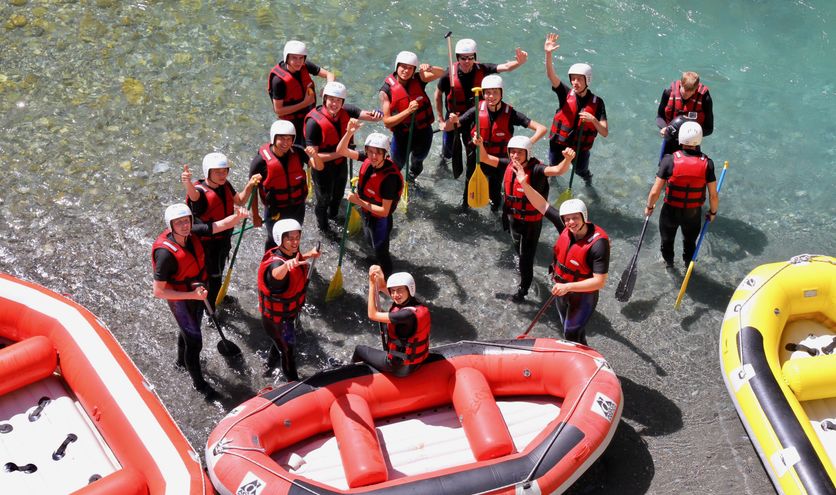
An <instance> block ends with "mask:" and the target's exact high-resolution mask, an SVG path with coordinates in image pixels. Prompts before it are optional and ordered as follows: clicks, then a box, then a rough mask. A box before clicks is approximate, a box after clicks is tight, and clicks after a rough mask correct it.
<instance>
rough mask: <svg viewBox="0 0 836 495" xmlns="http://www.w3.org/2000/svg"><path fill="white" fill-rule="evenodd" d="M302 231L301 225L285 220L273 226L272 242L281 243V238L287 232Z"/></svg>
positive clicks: (289, 219) (290, 219) (291, 220)
mask: <svg viewBox="0 0 836 495" xmlns="http://www.w3.org/2000/svg"><path fill="white" fill-rule="evenodd" d="M296 230H298V231H299V232H301V231H302V225H301V224H299V222H297V221H296V220H294V219H292V218H285V219H283V220H279V221H278V222H276V223H274V224H273V242H275V243H276V244H281V243H282V236H283V235H284V234H285V233H287V232H293V231H296Z"/></svg>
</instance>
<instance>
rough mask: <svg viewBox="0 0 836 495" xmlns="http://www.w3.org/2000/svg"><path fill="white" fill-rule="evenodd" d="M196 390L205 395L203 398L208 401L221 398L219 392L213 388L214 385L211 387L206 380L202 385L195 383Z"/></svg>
mask: <svg viewBox="0 0 836 495" xmlns="http://www.w3.org/2000/svg"><path fill="white" fill-rule="evenodd" d="M194 388H195V390H197V391H198V392H200V393H201V394H203V397H205V398H206V400H214V399H217V398H218V397H220V394H219V393H218V391H217V390H215V389H214V388H212V385H209V382H207V381H205V380H204V381H201V382H200V383H195V384H194Z"/></svg>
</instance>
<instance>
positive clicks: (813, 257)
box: [737, 254, 836, 366]
mask: <svg viewBox="0 0 836 495" xmlns="http://www.w3.org/2000/svg"><path fill="white" fill-rule="evenodd" d="M825 257H826V256H825V255H823V254H799V255H796V256H793V257H792V258H790V259H789V261H787V262H786V264H785V265H784V266H782V267H781V269H780V270H778V271H777V272H775V273H773V274H772V275H770V276H769V278H768V279H766V280H764V282H763V283H762V284H760V286H759V287H758V288H757V289H755V290H754V291H753V292H752V293H751V294H749V297H747V298H746V299H745V300H744V301H743V302H742V303H740V307H739V308H738V310H737V334H738V335H740V331H741V330H743V328H742V325H743V321H742V319H741V318H740V314H741V313H742V312H743V307H744V306H746V304H748V303H749V302H750V301H751V300H752V298H753V297H755V294H757V293H758V292H760V290H761V289H763V288H764V287H766V284H768V283H769V282H770V281H771V280H772V279H773V278H775V277H777V276H778V274H779V273H781V272H783V271H784V270H786V269H787V268H789V267H791V266H792V265H796V264H798V263H830V264H831V265H836V262H834V261H832V260H824V259H821V258H825ZM737 358H738V360H739V361H740V365H741V366H743V365H744V364H745V363H744V362H743V347H742V346H739V345H738V346H737Z"/></svg>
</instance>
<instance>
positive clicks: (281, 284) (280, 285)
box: [264, 260, 290, 294]
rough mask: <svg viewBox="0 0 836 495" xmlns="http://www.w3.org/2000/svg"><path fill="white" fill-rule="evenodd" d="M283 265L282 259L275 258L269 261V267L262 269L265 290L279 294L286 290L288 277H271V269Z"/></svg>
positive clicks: (288, 281)
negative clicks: (275, 259)
mask: <svg viewBox="0 0 836 495" xmlns="http://www.w3.org/2000/svg"><path fill="white" fill-rule="evenodd" d="M282 265H284V261H281V260H277V261H274V262H272V263H270V267H269V268H267V269H266V270H264V283H265V285H267V290H269V291H270V292H271V293H273V294H281V293H282V292H284V291H286V290H287V285H288V284H289V283H290V277H285V278H283V279H281V280H278V279H275V278H273V270H275V269H276V268H278V267H280V266H282Z"/></svg>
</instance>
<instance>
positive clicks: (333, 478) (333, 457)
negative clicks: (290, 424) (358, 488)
mask: <svg viewBox="0 0 836 495" xmlns="http://www.w3.org/2000/svg"><path fill="white" fill-rule="evenodd" d="M496 403H497V405H498V406H499V410H500V411H501V412H502V416H503V417H504V419H505V423H506V424H507V425H508V430H509V431H510V433H511V438H513V440H514V446H515V447H516V451H517V452H520V451H522V450H524V449H525V448H526V446H528V444H529V443H530V442H531V441H532V440H533V439H534V438H535V437H536V436H537V435H538V434H540V432H542V431H543V429H544V428H545V427H546V425H548V424H549V423H550V422H551V421H553V420H554V419H555V418H557V416H558V415H559V414H560V406H561V405H562V402H561V401H560V400H558V399H556V398H553V397H537V398H530V397H526V398H525V399H520V398H505V399H503V400H500V399H498V400H497V401H496ZM375 427H376V430H377V436H378V439H379V440H380V445H381V447H382V449H383V457H384V459H386V463H387V467H388V470H389V479H390V480H395V479H398V478H403V477H406V476H414V475H419V474H423V473H427V472H431V471H438V470H440V469H445V468H450V467H455V466H462V465H465V464H469V463H473V462H476V459H475V458H474V457H473V453H472V452H471V450H470V445H469V444H468V443H467V438H466V437H465V434H464V430H463V429H462V427H461V424H460V423H459V420H458V418H457V417H456V413H455V411H454V410H453V407H452V406H451V405H448V406H444V407H438V408H434V409H429V410H425V411H421V412H416V413H411V414H405V415H402V416H395V417H391V418H386V419H382V420H377V421H376V422H375ZM291 455H293V457H294V462H293V464H294V465H295V467H296V468H295V469H294V468H292V467H291V466H290V465H289V464H290V457H291ZM296 456H299V457H301V459H302V463H301V464H299V462H298V459H297V458H296ZM273 460H275V461H276V462H277V463H279V464H280V465H281V466H282V467H284V468H285V469H288V471H290V472H291V473H294V474H297V475H299V476H304V477H306V478H308V479H311V480H314V481H317V482H320V483H323V484H326V485H330V486H332V487H334V488H337V489H340V490H347V489H348V482H347V481H346V479H345V473H344V471H343V467H342V461H341V460H340V453H339V450H338V449H337V441H336V439H335V438H334V435H333V432H329V433H326V434H322V435H319V436H316V437H313V438H311V439H310V440H308V441H306V442H302V443H299V444H297V445H295V446H293V447H292V448H288V449H285V450H281V451H279V452H277V453H275V454H274V455H273Z"/></svg>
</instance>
